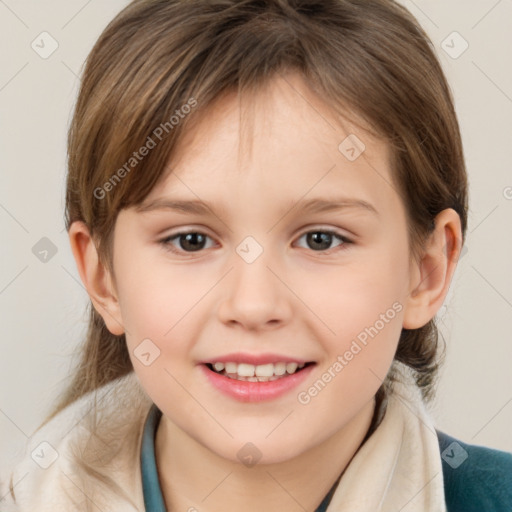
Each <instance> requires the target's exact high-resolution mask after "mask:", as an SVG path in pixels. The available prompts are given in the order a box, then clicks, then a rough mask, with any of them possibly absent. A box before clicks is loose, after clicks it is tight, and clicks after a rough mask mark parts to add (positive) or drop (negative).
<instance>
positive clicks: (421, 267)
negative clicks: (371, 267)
mask: <svg viewBox="0 0 512 512" xmlns="http://www.w3.org/2000/svg"><path fill="white" fill-rule="evenodd" d="M461 245H462V232H461V224H460V218H459V215H458V214H457V212H455V210H453V209H451V208H449V209H446V210H443V211H442V212H441V213H439V214H438V215H437V217H436V219H435V229H434V231H433V232H432V233H431V235H430V236H429V238H428V240H427V241H426V243H425V248H424V251H423V255H422V257H421V260H420V261H419V262H413V263H411V283H410V290H409V295H408V297H407V301H406V305H405V313H404V318H403V327H404V328H405V329H419V328H420V327H423V326H424V325H426V324H427V323H428V322H429V321H430V320H431V319H432V318H434V316H435V314H436V313H437V311H439V309H440V308H441V306H442V304H443V302H444V299H445V297H446V295H447V293H448V290H449V287H450V282H451V279H452V277H453V274H454V272H455V269H456V267H457V261H458V258H459V254H460V251H461Z"/></svg>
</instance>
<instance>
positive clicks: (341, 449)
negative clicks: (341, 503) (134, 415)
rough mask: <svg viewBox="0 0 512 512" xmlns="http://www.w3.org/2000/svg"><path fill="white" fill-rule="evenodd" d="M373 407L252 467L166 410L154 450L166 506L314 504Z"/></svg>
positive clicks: (361, 435) (291, 507)
mask: <svg viewBox="0 0 512 512" xmlns="http://www.w3.org/2000/svg"><path fill="white" fill-rule="evenodd" d="M374 410H375V399H372V400H371V401H370V402H369V403H368V404H366V405H365V406H364V407H363V408H362V409H361V411H360V412H359V413H358V414H357V415H356V416H355V417H354V418H352V420H351V421H350V423H348V424H347V425H345V426H344V427H343V429H341V430H339V431H338V432H336V433H334V434H333V435H332V436H331V437H329V438H328V439H327V440H325V441H324V442H323V443H321V444H319V445H317V446H315V447H314V448H312V449H310V450H308V451H307V452H304V453H301V454H300V455H298V456H296V457H294V458H293V459H291V460H287V461H284V462H280V463H276V464H257V465H255V466H253V467H245V466H244V465H242V464H240V463H235V462H233V461H230V460H227V459H225V458H223V457H220V456H218V455H217V454H215V453H213V452H212V451H210V450H209V449H207V448H206V447H204V446H203V445H201V444H199V443H198V442H197V441H195V440H194V439H192V438H191V437H189V436H188V435H187V434H186V433H185V432H184V431H182V430H181V429H180V428H178V427H177V426H176V425H174V424H173V423H171V422H170V421H169V420H168V419H167V418H166V417H165V416H162V418H161V420H160V424H159V426H158V429H157V434H156V439H155V452H156V463H157V468H158V473H159V479H160V484H161V487H162V494H163V497H164V501H165V503H166V507H167V510H169V511H173V512H174V511H178V510H179V511H195V510H196V511H201V512H208V511H214V510H222V511H223V512H231V511H235V510H236V511H237V512H238V511H240V510H244V511H246V512H252V511H261V510H265V512H273V511H278V510H279V511H282V510H287V511H290V512H299V511H300V512H303V511H304V510H316V508H317V507H318V506H319V505H320V503H321V502H322V500H323V499H324V497H325V495H326V494H327V493H328V492H329V490H330V489H331V487H332V486H333V485H334V484H335V482H336V481H337V479H338V478H339V477H340V475H341V474H342V473H343V472H344V470H345V468H346V467H347V466H348V464H349V463H350V461H351V459H352V458H353V456H354V455H355V453H356V452H357V450H358V449H359V447H360V446H361V444H362V442H363V440H364V439H365V436H366V433H367V432H368V429H369V427H370V424H371V422H372V417H373V414H374ZM333 454H334V455H333Z"/></svg>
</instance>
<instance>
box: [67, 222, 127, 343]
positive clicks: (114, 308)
mask: <svg viewBox="0 0 512 512" xmlns="http://www.w3.org/2000/svg"><path fill="white" fill-rule="evenodd" d="M68 235H69V241H70V244H71V250H72V252H73V256H74V258H75V262H76V266H77V268H78V273H79V274H80V278H81V280H82V283H83V284H84V286H85V288H86V290H87V293H88V294H89V297H90V298H91V301H92V303H93V306H94V308H95V309H96V311H97V312H98V313H99V314H100V315H101V317H102V318H103V320H104V322H105V325H106V326H107V329H108V330H109V331H110V332H111V333H112V334H115V335H118V336H119V335H121V334H123V333H124V332H125V329H124V327H123V324H122V317H121V310H120V307H119V301H118V300H117V294H116V291H115V288H114V281H113V278H112V276H111V274H110V272H109V271H108V269H107V268H105V266H104V265H103V263H102V262H101V261H100V259H99V256H98V251H97V249H96V245H95V243H94V240H93V238H92V237H91V235H90V232H89V229H88V227H87V226H86V225H85V223H83V222H80V221H76V222H73V224H72V225H71V226H70V228H69V233H68Z"/></svg>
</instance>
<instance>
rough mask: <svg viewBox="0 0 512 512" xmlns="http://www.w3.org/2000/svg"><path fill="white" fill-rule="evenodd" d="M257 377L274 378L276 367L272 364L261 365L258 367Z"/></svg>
mask: <svg viewBox="0 0 512 512" xmlns="http://www.w3.org/2000/svg"><path fill="white" fill-rule="evenodd" d="M238 368H239V369H238V373H239V374H240V367H238ZM255 372H256V375H257V376H258V377H272V375H274V365H273V364H272V363H270V364H261V365H259V366H256V370H255Z"/></svg>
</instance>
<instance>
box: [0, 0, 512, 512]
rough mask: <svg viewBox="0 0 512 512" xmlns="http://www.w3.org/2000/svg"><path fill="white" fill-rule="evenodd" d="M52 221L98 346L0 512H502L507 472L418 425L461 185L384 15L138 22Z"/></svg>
mask: <svg viewBox="0 0 512 512" xmlns="http://www.w3.org/2000/svg"><path fill="white" fill-rule="evenodd" d="M66 220H67V228H68V232H69V237H70V242H71V247H72V250H73V254H74V256H75V259H76V263H77V267H78V270H79V273H80V276H81V279H82V281H83V283H84V286H85V287H86V288H87V291H88V293H89V295H90V298H91V305H92V307H91V310H90V324H89V331H88V334H87V339H86V342H85V345H84V347H83V352H82V355H81V360H80V364H79V365H78V367H77V369H76V373H75V374H74V377H73V380H72V382H71V385H70V386H69V388H68V390H67V391H66V393H65V394H64V396H63V398H62V400H61V401H60V403H59V404H57V406H56V408H55V410H54V411H53V413H52V414H51V415H50V417H49V418H48V419H47V421H46V422H45V423H44V424H43V425H42V427H41V428H40V429H39V430H38V432H37V433H36V434H35V435H34V436H33V437H32V438H31V440H30V443H29V445H28V446H27V454H26V456H25V457H24V459H23V460H22V461H20V463H19V464H18V465H17V466H16V467H15V468H14V470H13V471H12V472H10V473H9V474H8V475H7V476H6V477H5V478H4V479H3V480H2V489H1V491H2V492H1V496H2V497H3V501H2V502H1V503H2V510H20V511H21V510H23V511H25V510H30V511H33V510H38V511H44V510H52V511H55V510H65V511H69V510H101V511H114V510H115V511H120V510H122V511H130V510H139V511H142V510H148V511H151V512H158V511H163V510H169V511H189V512H192V511H200V512H202V511H218V510H222V511H228V512H229V511H232V510H237V511H239V510H244V511H249V512H250V511H260V510H263V509H264V510H267V511H269V512H270V511H277V510H279V511H282V510H286V511H291V512H294V511H302V510H308V511H328V512H341V511H368V512H370V511H371V512H374V511H377V510H382V511H398V510H401V511H436V512H437V511H445V510H448V511H457V510H464V511H472V510H475V511H476V510H478V511H482V510H485V511H491V510H495V511H498V510H500V511H504V510H511V509H512V478H511V476H510V475H511V470H512V455H510V454H507V453H504V452H498V451H496V450H490V449H486V448H480V447H475V446H469V445H466V444H464V443H462V442H461V441H457V440H455V439H453V438H450V437H449V436H447V435H446V434H443V433H441V432H438V431H436V429H435V426H434V422H433V420H432V418H431V417H430V415H429V414H428V412H427V409H426V403H427V402H428V400H429V399H430V398H431V397H432V396H433V391H434V383H435V377H436V372H437V370H438V366H439V364H440V361H441V357H440V356H441V354H439V353H438V336H437V330H436V326H435V323H434V317H435V314H436V312H437V311H438V309H439V308H440V307H441V305H442V304H443V301H444V298H445V296H446V294H447V292H448V288H449V284H450V280H451V278H452V276H453V273H454V270H455V267H456V263H457V259H458V256H459V254H460V250H461V246H462V243H463V240H464V235H465V231H466V222H467V183H466V173H465V168H464V159H463V153H462V144H461V139H460V133H459V128H458V124H457V120H456V116H455V113H454V108H453V102H452V98H451V94H450V91H449V88H448V86H447V83H446V81H445V78H444V76H443V73H442V70H441V68H440V66H439V63H438V61H437V60H436V57H435V54H434V51H433V49H432V47H431V44H430V42H429V40H428V38H427V36H426V35H425V33H424V32H423V31H422V30H421V28H420V27H419V26H418V24H417V22H416V21H415V20H414V19H413V18H412V17H411V15H410V14H409V13H408V12H407V11H406V10H405V9H404V8H402V7H400V6H399V5H397V4H395V3H394V2H393V1H392V0H371V1H369V0H366V1H364V2H363V1H361V0H327V1H326V0H324V1H319V0H242V1H235V0H211V1H208V2H206V1H204V0H187V1H178V0H136V1H134V2H132V3H131V4H130V5H129V6H128V7H127V8H126V9H124V10H123V11H122V12H121V13H120V14H119V15H118V16H117V17H116V18H115V19H114V20H113V21H112V23H111V24H110V25H109V26H108V27H107V28H106V30H105V31H104V33H103V34H102V35H101V37H100V39H99V40H98V42H97V44H96V45H95V47H94V49H93V50H92V52H91V54H90V56H89V59H88V62H87V65H86V68H85V72H84V76H83V80H82V86H81V91H80V94H79V98H78V103H77V106H76V111H75V115H74V119H73V123H72V126H71V129H70V136H69V174H68V182H67V196H66Z"/></svg>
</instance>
